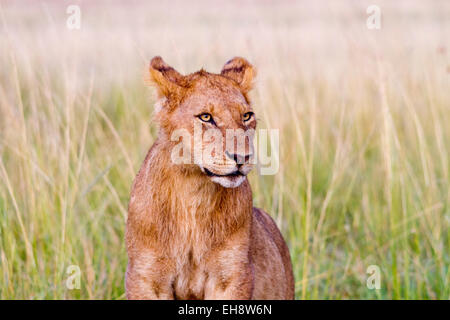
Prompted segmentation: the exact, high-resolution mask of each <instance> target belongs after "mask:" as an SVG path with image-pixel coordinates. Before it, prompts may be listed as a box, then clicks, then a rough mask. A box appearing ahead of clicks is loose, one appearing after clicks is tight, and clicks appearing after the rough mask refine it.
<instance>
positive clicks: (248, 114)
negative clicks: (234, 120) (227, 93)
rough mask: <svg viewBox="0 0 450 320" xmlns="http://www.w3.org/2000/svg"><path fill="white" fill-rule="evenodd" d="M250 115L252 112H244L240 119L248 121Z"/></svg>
mask: <svg viewBox="0 0 450 320" xmlns="http://www.w3.org/2000/svg"><path fill="white" fill-rule="evenodd" d="M252 116H253V112H247V113H244V116H243V117H242V119H243V120H244V121H248V120H250V119H251V118H252Z"/></svg>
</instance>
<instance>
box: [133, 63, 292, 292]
mask: <svg viewBox="0 0 450 320" xmlns="http://www.w3.org/2000/svg"><path fill="white" fill-rule="evenodd" d="M254 74H255V71H254V69H253V67H252V66H251V65H250V64H249V63H248V62H247V61H246V60H245V59H242V58H234V59H233V60H230V61H229V62H228V63H227V64H225V67H224V68H223V70H222V72H221V74H211V73H207V72H205V71H203V70H201V71H199V72H196V73H194V74H191V75H187V76H183V75H181V74H179V73H178V72H177V71H175V70H174V69H173V68H171V67H169V66H168V65H167V64H165V63H164V61H163V60H162V59H161V58H159V57H156V58H154V59H153V60H152V62H151V66H150V75H151V79H152V81H153V83H154V84H155V85H156V87H157V90H158V94H159V98H160V99H161V100H160V101H159V104H160V105H159V110H158V112H157V114H156V115H155V118H156V121H157V122H158V123H159V125H160V133H159V136H158V138H157V140H156V142H155V143H154V145H153V146H152V148H151V149H150V151H149V152H148V154H147V156H146V158H145V161H144V163H143V164H142V167H141V169H140V170H139V173H138V175H137V177H136V179H135V181H134V183H133V187H132V191H131V198H130V203H129V208H128V221H127V232H126V242H127V250H128V257H129V262H128V268H127V272H126V295H127V298H128V299H293V298H294V277H293V273H292V264H291V259H290V255H289V250H288V247H287V245H286V243H285V241H284V240H283V237H282V235H281V233H280V231H279V230H278V228H277V226H276V224H275V223H274V221H273V220H272V219H271V218H270V216H269V215H268V214H267V213H265V212H264V211H262V210H260V209H257V208H253V205H252V191H251V188H250V184H249V182H248V180H247V178H245V180H244V181H243V182H242V183H241V184H240V185H239V186H238V187H235V188H225V187H223V186H222V185H220V184H217V183H214V182H213V181H212V180H211V178H210V177H208V176H207V175H206V174H205V173H204V172H203V171H202V170H201V168H200V167H199V166H198V165H195V164H174V163H173V162H172V161H171V151H172V149H173V147H174V145H175V142H173V141H171V139H170V136H171V133H172V132H173V131H174V130H175V129H179V128H186V129H187V130H188V131H189V132H192V130H193V127H192V122H193V121H195V115H196V114H198V113H200V112H204V111H207V112H209V113H210V114H212V115H213V117H214V119H216V120H217V121H216V122H217V127H218V128H220V129H221V130H224V129H226V128H234V129H238V128H241V129H249V128H253V129H254V128H255V127H256V120H255V119H253V120H252V121H251V123H247V124H242V116H241V115H242V113H243V112H248V111H249V110H252V109H251V106H250V102H249V99H248V96H247V94H248V91H249V90H250V89H251V82H252V79H253V77H254ZM204 125H205V126H207V125H206V124H204ZM249 143H250V142H249ZM247 147H248V146H247ZM232 165H233V166H235V164H230V163H229V162H226V161H222V162H221V161H219V162H215V163H214V164H213V163H211V168H213V169H214V171H215V172H218V173H221V174H222V172H229V169H230V166H232ZM244 170H246V173H248V171H250V170H251V164H245V165H244Z"/></svg>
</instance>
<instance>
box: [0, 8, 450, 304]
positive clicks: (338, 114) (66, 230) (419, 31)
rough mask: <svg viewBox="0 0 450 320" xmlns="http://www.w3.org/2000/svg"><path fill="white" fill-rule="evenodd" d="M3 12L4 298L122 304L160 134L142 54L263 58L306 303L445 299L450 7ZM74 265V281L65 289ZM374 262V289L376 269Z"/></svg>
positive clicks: (257, 190) (261, 88) (267, 105)
mask: <svg viewBox="0 0 450 320" xmlns="http://www.w3.org/2000/svg"><path fill="white" fill-rule="evenodd" d="M171 3H172V5H170V6H169V5H162V4H156V3H154V4H151V3H150V4H146V3H144V2H135V3H133V5H130V6H128V7H126V5H122V4H120V3H119V2H100V3H97V4H96V5H93V4H91V2H90V1H84V2H81V10H82V25H81V30H79V31H69V30H68V29H67V28H66V27H65V23H66V18H67V14H66V13H65V10H66V6H65V2H64V3H63V4H58V3H57V2H56V1H55V2H51V1H50V2H35V1H33V2H32V1H29V2H12V1H6V2H2V4H1V5H0V44H1V45H0V154H1V158H0V298H2V299H12V298H16V299H18V298H23V299H53V298H69V299H70V298H87V299H121V298H124V286H123V281H124V271H125V266H126V252H125V248H124V240H123V238H124V222H125V219H126V214H127V212H126V207H127V201H128V194H129V188H130V186H131V182H132V179H133V178H134V175H135V173H136V172H137V170H138V168H139V166H140V164H141V162H142V161H143V158H144V155H145V153H146V151H147V150H148V148H149V146H150V145H151V143H152V142H153V140H154V138H155V133H156V128H155V127H154V125H153V124H151V123H150V120H151V113H152V108H153V102H154V101H153V97H152V94H151V90H150V89H149V88H147V87H146V86H145V85H144V81H143V79H144V77H145V74H144V73H145V68H146V65H147V63H148V61H149V59H150V58H151V57H152V56H154V55H161V56H163V57H164V58H165V60H166V61H168V62H169V63H170V64H172V65H173V66H175V67H177V69H179V70H180V71H183V72H192V71H195V70H198V69H199V68H200V67H205V68H206V69H207V70H211V71H219V70H220V68H221V66H222V65H223V64H224V62H225V61H227V60H228V59H229V58H231V57H233V56H235V55H241V56H244V57H247V58H248V59H249V60H250V61H252V62H253V63H254V64H255V65H256V66H257V67H258V68H259V78H258V82H257V85H256V89H255V91H254V93H253V96H252V97H253V101H254V103H255V109H256V113H257V115H258V117H259V119H260V128H262V127H267V128H277V129H279V130H280V144H281V147H280V158H281V167H280V171H279V172H278V174H276V175H274V176H257V175H256V174H255V173H253V174H252V176H251V180H252V185H253V190H254V201H255V205H257V206H259V207H262V208H265V209H266V210H267V211H269V212H270V213H271V214H272V216H273V217H274V218H275V219H276V221H277V222H278V224H279V225H280V227H281V228H282V231H283V234H284V235H285V237H286V239H287V241H288V243H289V246H290V250H291V254H292V257H293V262H294V272H295V277H296V281H297V282H296V295H297V298H303V299H312V298H316V299H317V298H319V299H341V298H355V299H371V298H385V299H400V298H406V299H412V298H417V299H449V298H450V289H449V282H450V269H449V263H450V256H449V252H450V236H449V224H450V202H449V199H450V189H449V168H450V166H449V165H450V162H449V155H448V152H449V146H450V126H449V125H448V123H450V90H449V88H450V52H449V50H450V44H449V39H450V20H449V19H448V17H449V16H450V3H448V1H395V2H388V1H377V3H378V4H379V5H380V7H381V10H382V29H381V30H379V31H371V30H368V29H367V28H366V18H367V15H366V13H365V10H366V8H367V6H368V5H369V4H372V1H371V2H368V1H339V2H337V1H324V2H318V3H317V4H316V5H312V4H307V3H306V2H299V3H295V2H291V1H286V2H284V1H282V2H279V3H277V4H275V3H272V2H270V1H264V2H260V4H256V3H253V2H245V3H244V4H238V2H234V1H232V2H228V4H218V3H217V4H211V2H206V1H205V2H203V3H194V4H192V3H191V4H189V5H186V4H183V3H181V2H179V3H173V2H171ZM69 265H79V266H80V268H81V272H82V281H81V290H68V289H67V288H66V286H65V280H66V278H67V274H66V273H65V272H66V269H67V267H68V266H69ZM369 265H378V266H379V267H380V269H381V290H369V289H368V288H367V287H366V279H367V274H366V269H367V267H368V266H369Z"/></svg>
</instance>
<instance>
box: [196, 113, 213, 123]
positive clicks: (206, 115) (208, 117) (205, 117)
mask: <svg viewBox="0 0 450 320" xmlns="http://www.w3.org/2000/svg"><path fill="white" fill-rule="evenodd" d="M198 117H199V119H200V120H202V121H203V122H211V121H212V116H211V115H210V114H209V113H202V114H201V115H199V116H198Z"/></svg>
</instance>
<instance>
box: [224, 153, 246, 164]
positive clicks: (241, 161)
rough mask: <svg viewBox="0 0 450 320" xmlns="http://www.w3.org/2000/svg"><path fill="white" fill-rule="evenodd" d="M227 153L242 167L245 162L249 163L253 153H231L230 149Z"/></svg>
mask: <svg viewBox="0 0 450 320" xmlns="http://www.w3.org/2000/svg"><path fill="white" fill-rule="evenodd" d="M225 154H226V155H227V157H228V158H230V159H231V160H234V161H235V162H236V164H237V165H238V167H240V166H241V165H243V164H244V163H247V162H248V161H249V160H250V158H251V156H252V154H247V155H241V154H237V153H229V152H228V151H225Z"/></svg>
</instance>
